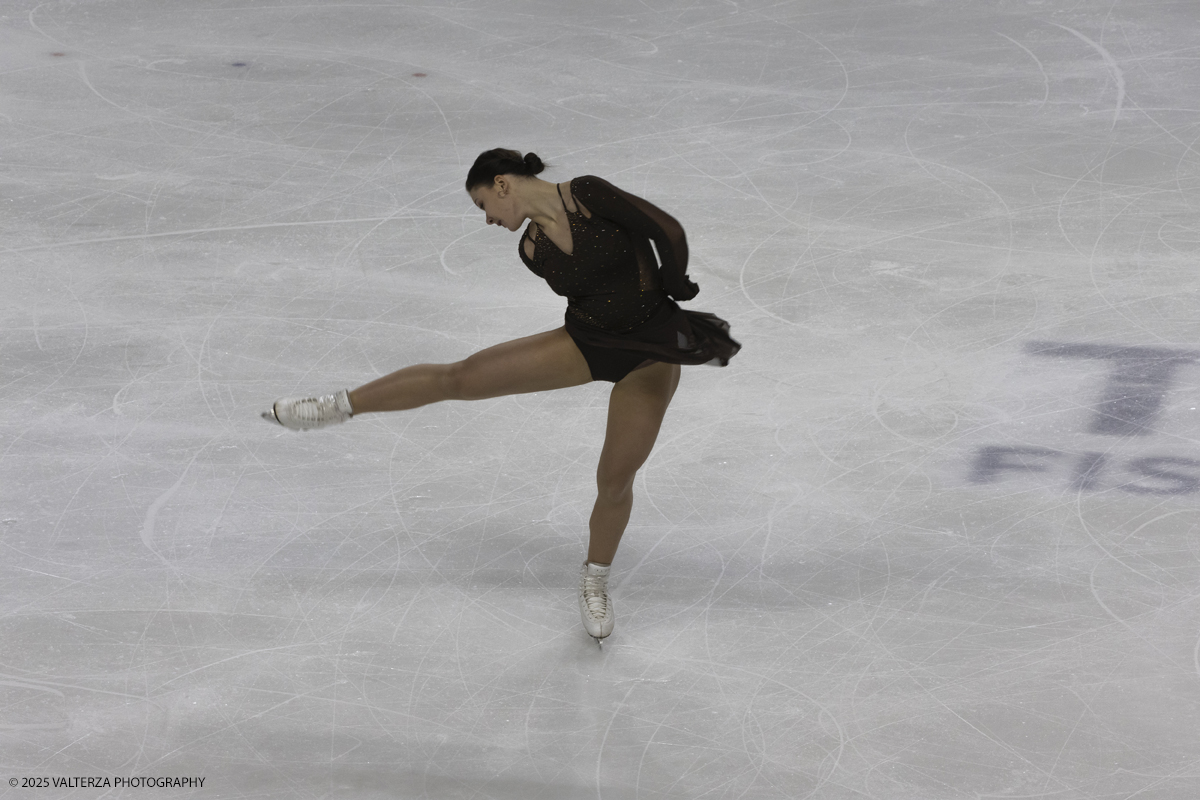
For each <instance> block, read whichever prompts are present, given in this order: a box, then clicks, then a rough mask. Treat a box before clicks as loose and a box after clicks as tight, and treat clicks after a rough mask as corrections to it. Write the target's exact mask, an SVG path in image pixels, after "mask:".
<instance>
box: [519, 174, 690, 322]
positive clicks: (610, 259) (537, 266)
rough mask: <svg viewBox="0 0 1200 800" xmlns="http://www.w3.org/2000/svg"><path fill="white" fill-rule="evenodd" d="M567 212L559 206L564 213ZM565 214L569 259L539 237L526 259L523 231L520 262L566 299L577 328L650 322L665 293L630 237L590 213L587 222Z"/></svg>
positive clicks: (580, 216) (543, 235)
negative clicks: (579, 324) (640, 256)
mask: <svg viewBox="0 0 1200 800" xmlns="http://www.w3.org/2000/svg"><path fill="white" fill-rule="evenodd" d="M573 187H574V182H572V188H573ZM561 194H562V193H561V191H560V192H559V195H560V197H561ZM566 207H567V206H566V202H565V201H564V202H563V210H564V211H566ZM589 210H592V209H590V207H589ZM566 214H567V224H568V225H569V227H570V230H571V240H572V242H573V247H572V252H571V254H570V255H568V254H566V253H564V252H563V251H562V250H560V249H559V248H558V245H556V244H554V242H553V241H551V240H550V237H549V236H547V235H546V233H545V232H544V231H539V232H538V235H537V237H536V238H534V239H532V241H533V257H532V258H530V257H529V256H528V255H527V254H526V252H525V240H526V239H527V238H529V237H530V229H529V228H527V229H526V231H525V235H524V236H522V237H521V242H520V245H519V252H520V254H521V260H522V261H524V262H525V265H526V266H527V267H529V269H530V270H532V271H533V272H534V274H536V275H538V276H539V277H541V278H543V279H544V280H545V281H546V283H547V284H549V286H550V288H551V289H552V290H554V292H555V293H556V294H559V295H562V296H564V297H566V298H567V314H568V315H571V316H574V317H575V318H576V319H578V320H580V321H582V322H585V323H587V324H589V325H594V326H596V327H599V328H603V329H605V330H610V331H618V332H619V331H625V330H630V329H632V328H634V327H636V326H637V325H639V324H641V323H643V322H645V321H646V320H647V319H649V318H650V316H651V315H652V314H653V313H654V311H655V309H657V308H658V307H659V306H660V305H661V304H662V302H663V301H664V300H665V299H666V292H664V291H663V289H662V286H661V282H660V281H659V280H658V275H657V271H656V270H655V269H646V268H645V266H646V265H645V264H644V263H642V262H644V260H645V259H644V258H643V259H641V261H640V260H639V257H638V254H637V252H636V250H635V247H634V244H633V241H632V240H631V238H630V234H629V232H628V231H626V230H625V229H624V228H622V227H621V226H620V225H618V224H616V223H615V222H613V221H611V220H608V219H605V218H603V217H602V216H600V215H599V214H597V213H595V212H594V211H593V213H592V216H591V217H588V216H586V215H584V214H583V213H582V212H579V211H575V212H572V211H566ZM531 225H532V223H531Z"/></svg>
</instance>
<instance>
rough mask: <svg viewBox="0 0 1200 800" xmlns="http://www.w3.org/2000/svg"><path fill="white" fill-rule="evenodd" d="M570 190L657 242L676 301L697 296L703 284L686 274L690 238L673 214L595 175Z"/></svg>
mask: <svg viewBox="0 0 1200 800" xmlns="http://www.w3.org/2000/svg"><path fill="white" fill-rule="evenodd" d="M571 191H572V193H573V194H574V195H575V197H576V198H578V200H579V202H580V203H582V204H583V205H584V207H585V208H587V210H588V211H590V212H592V213H593V214H599V215H600V216H601V217H603V218H604V219H607V220H609V221H611V222H615V223H616V224H617V225H620V226H621V227H622V228H624V229H625V230H627V231H630V232H632V233H635V234H637V235H639V236H643V237H645V238H647V239H650V240H652V241H653V242H654V247H655V248H656V249H657V250H658V257H659V259H660V260H661V261H662V265H661V267H660V269H659V275H660V276H661V277H662V285H663V288H664V289H666V290H667V294H669V295H671V297H673V298H675V299H676V300H691V299H692V298H693V297H695V296H696V294H697V293H698V292H699V291H700V287H699V286H697V285H696V284H694V283H692V282H691V281H690V280H688V276H687V262H688V246H687V238H686V237H685V236H684V233H683V226H682V225H680V224H679V222H678V221H677V220H676V219H675V218H674V217H672V216H671V215H670V214H668V213H667V212H665V211H663V210H662V209H661V208H659V207H658V206H655V205H654V204H652V203H650V202H648V201H646V200H643V199H642V198H640V197H638V196H637V195H633V194H630V193H629V192H626V191H623V190H621V189H618V188H617V187H616V186H613V185H612V184H611V183H609V182H608V181H606V180H604V179H603V178H597V177H596V176H595V175H584V176H583V177H580V178H576V179H575V180H573V181H571Z"/></svg>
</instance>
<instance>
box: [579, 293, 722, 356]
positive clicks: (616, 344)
mask: <svg viewBox="0 0 1200 800" xmlns="http://www.w3.org/2000/svg"><path fill="white" fill-rule="evenodd" d="M565 327H566V329H567V333H568V334H570V335H571V338H572V339H574V340H575V341H576V342H577V343H583V344H585V345H589V346H591V347H604V348H613V349H616V350H623V351H626V352H629V353H634V354H640V355H642V356H643V357H644V358H646V359H650V360H653V361H664V362H666V363H668V364H713V365H715V366H721V367H723V366H725V365H727V364H728V363H729V359H731V358H733V357H734V356H735V355H736V354H737V352H738V350H741V349H742V346H741V345H740V344H739V343H738V342H737V341H736V340H734V339H733V337H731V336H730V335H729V323H728V322H726V321H725V320H723V319H721V318H720V317H718V316H717V315H715V314H709V313H707V312H704V311H685V310H684V309H682V308H680V307H679V306H678V305H677V304H676V303H675V301H674V300H671V299H669V298H668V299H667V300H666V301H664V302H663V304H662V305H661V306H659V307H658V309H657V310H656V311H655V312H654V314H653V315H651V317H650V319H648V320H646V321H645V322H643V323H642V324H641V325H638V326H637V327H635V328H633V329H632V330H630V331H626V332H622V333H617V332H615V331H609V330H605V329H603V328H597V327H596V326H594V325H589V324H587V323H586V322H581V321H580V320H577V319H575V318H574V317H572V315H571V314H570V312H568V313H567V315H566V321H565Z"/></svg>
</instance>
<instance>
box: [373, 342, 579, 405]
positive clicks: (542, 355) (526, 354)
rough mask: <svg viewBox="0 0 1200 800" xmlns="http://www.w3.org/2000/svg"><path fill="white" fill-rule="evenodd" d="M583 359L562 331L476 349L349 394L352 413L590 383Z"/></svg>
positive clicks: (421, 365)
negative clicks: (448, 361)
mask: <svg viewBox="0 0 1200 800" xmlns="http://www.w3.org/2000/svg"><path fill="white" fill-rule="evenodd" d="M591 379H592V375H591V372H590V371H589V370H588V365H587V361H585V360H584V358H583V354H582V353H580V352H579V348H578V347H576V346H575V342H574V340H572V339H571V337H570V335H568V334H567V332H566V330H564V329H563V328H558V329H556V330H552V331H546V332H545V333H537V334H534V335H533V336H526V337H523V338H521V339H514V340H513V341H510V342H504V343H502V344H498V345H495V346H494V347H489V348H487V349H485V350H480V351H479V352H478V353H475V354H474V355H472V356H470V357H469V358H467V359H465V360H463V361H458V362H455V363H453V364H417V365H415V366H411V367H405V368H404V369H402V370H398V371H396V372H393V373H391V374H390V375H384V376H383V377H382V378H379V379H377V380H374V381H371V382H370V383H368V384H366V385H364V386H360V387H358V388H357V389H354V390H353V391H351V392H350V393H349V399H350V405H351V406H352V407H353V408H354V413H355V414H366V413H370V412H374V411H405V410H407V409H410V408H417V407H418V406H423V405H427V404H429V403H436V402H439V401H441V400H482V399H484V398H487V397H500V396H502V395H509V394H523V393H525V392H543V391H549V390H551V389H562V388H566V387H568V386H578V385H580V384H583V383H588V382H589V381H591Z"/></svg>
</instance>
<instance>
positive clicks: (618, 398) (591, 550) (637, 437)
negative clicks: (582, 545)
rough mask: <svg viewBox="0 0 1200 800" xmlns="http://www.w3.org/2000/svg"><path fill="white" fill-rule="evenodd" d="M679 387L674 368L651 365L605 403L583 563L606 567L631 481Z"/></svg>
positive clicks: (623, 520)
mask: <svg viewBox="0 0 1200 800" xmlns="http://www.w3.org/2000/svg"><path fill="white" fill-rule="evenodd" d="M678 385H679V365H677V364H664V363H661V362H659V363H655V364H652V365H650V366H648V367H643V368H642V369H638V370H634V371H633V372H631V373H629V374H628V375H626V376H625V377H624V378H622V379H621V380H620V381H619V382H617V384H616V385H614V386H613V390H612V395H611V397H610V398H609V401H608V429H607V431H606V432H605V435H604V449H603V450H602V451H601V453H600V465H599V467H598V468H597V470H596V488H597V490H598V492H597V496H596V505H595V507H594V508H593V509H592V517H591V520H590V522H589V528H590V529H591V539H590V540H589V542H588V561H590V562H592V563H593V564H611V563H612V560H613V556H614V555H616V552H617V545H618V544H620V542H621V535H622V534H623V533H625V526H626V525H627V524H628V523H629V512H630V509H632V508H633V479H634V477H636V475H637V471H638V470H639V469H641V466H642V464H644V463H646V459H647V458H648V457H649V455H650V450H651V448H653V447H654V440H655V439H656V438H657V437H658V429H659V427H660V426H661V425H662V420H663V415H664V414H666V413H667V406H668V405H670V403H671V398H672V397H673V396H674V394H675V387H677V386H678Z"/></svg>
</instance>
